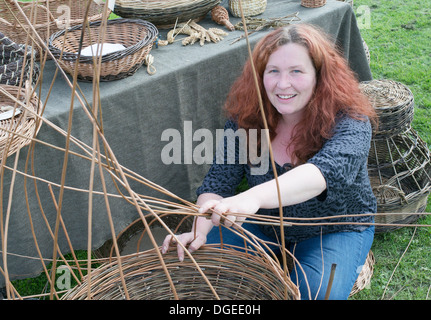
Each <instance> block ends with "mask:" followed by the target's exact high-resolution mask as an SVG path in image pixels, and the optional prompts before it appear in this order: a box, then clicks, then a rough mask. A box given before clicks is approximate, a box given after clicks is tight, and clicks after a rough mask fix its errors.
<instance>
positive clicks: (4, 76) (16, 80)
mask: <svg viewBox="0 0 431 320" xmlns="http://www.w3.org/2000/svg"><path fill="white" fill-rule="evenodd" d="M35 55H36V53H35V52H34V51H32V48H31V47H30V46H27V47H26V46H24V45H18V44H16V43H15V42H13V41H11V40H10V39H9V38H7V37H6V36H5V35H4V34H3V33H1V32H0V84H8V85H12V86H18V85H20V84H21V86H24V85H25V82H26V81H27V80H31V82H32V84H33V85H34V84H35V83H36V82H37V79H38V78H39V72H40V70H39V66H38V65H37V64H36V63H33V66H32V65H31V61H32V58H33V61H34V58H35Z"/></svg>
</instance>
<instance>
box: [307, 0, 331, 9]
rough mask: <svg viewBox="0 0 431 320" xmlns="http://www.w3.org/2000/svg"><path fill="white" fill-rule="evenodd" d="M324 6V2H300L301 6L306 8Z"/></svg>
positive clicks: (311, 0)
mask: <svg viewBox="0 0 431 320" xmlns="http://www.w3.org/2000/svg"><path fill="white" fill-rule="evenodd" d="M325 4H326V0H301V6H303V7H307V8H318V7H322V6H324V5H325Z"/></svg>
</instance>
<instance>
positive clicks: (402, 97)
mask: <svg viewBox="0 0 431 320" xmlns="http://www.w3.org/2000/svg"><path fill="white" fill-rule="evenodd" d="M360 88H361V91H362V93H364V94H365V95H366V96H367V97H368V99H369V101H370V102H371V104H372V105H373V106H374V109H375V110H376V112H377V115H378V117H379V127H378V128H377V129H376V133H375V134H376V137H381V136H383V137H386V136H391V135H396V134H399V133H402V132H404V131H405V130H406V129H408V128H409V127H410V125H411V122H412V121H413V115H414V97H413V94H412V92H411V91H410V89H409V88H408V87H407V86H405V85H404V84H402V83H400V82H397V81H393V80H388V79H383V80H371V81H364V82H361V83H360Z"/></svg>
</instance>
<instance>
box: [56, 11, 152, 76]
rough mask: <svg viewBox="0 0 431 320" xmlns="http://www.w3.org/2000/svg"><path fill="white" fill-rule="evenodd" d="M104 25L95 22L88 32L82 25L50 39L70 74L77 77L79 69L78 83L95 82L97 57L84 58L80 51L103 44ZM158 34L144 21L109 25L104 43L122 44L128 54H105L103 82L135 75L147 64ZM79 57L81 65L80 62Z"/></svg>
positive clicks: (101, 74) (60, 32)
mask: <svg viewBox="0 0 431 320" xmlns="http://www.w3.org/2000/svg"><path fill="white" fill-rule="evenodd" d="M101 24H102V23H101V21H95V22H91V23H90V25H89V28H85V29H84V38H83V39H82V43H81V32H82V25H78V26H74V27H71V28H69V29H67V32H66V30H62V31H59V32H57V33H55V34H53V35H52V36H51V38H50V39H49V49H50V50H51V52H52V53H53V55H54V56H55V57H56V58H57V59H59V60H61V61H62V62H63V67H64V70H65V71H66V72H68V73H69V74H72V75H73V72H74V69H75V67H77V68H78V79H80V80H83V81H92V80H93V79H94V76H95V72H96V71H97V70H96V69H97V68H96V67H97V65H95V63H94V59H93V58H94V57H93V56H81V55H80V51H81V50H82V49H83V48H86V47H88V46H91V45H95V44H96V45H97V44H101V40H100V35H101V34H102V31H101ZM157 34H158V30H157V28H156V27H155V26H154V25H153V24H151V23H149V22H147V21H143V20H139V19H136V20H131V19H112V20H108V21H107V26H106V31H105V36H104V40H103V43H111V44H120V45H123V46H124V47H125V49H124V50H120V51H115V52H111V53H107V54H103V55H102V57H101V59H102V63H101V68H100V80H101V81H112V80H118V79H123V78H125V77H128V76H130V75H133V74H134V73H135V72H136V71H137V70H138V69H139V68H140V67H141V66H142V64H143V63H144V62H145V58H146V57H147V55H148V54H149V52H150V51H151V48H152V45H153V42H154V40H155V39H156V37H157ZM78 57H79V61H78Z"/></svg>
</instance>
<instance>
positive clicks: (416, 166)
mask: <svg viewBox="0 0 431 320" xmlns="http://www.w3.org/2000/svg"><path fill="white" fill-rule="evenodd" d="M368 173H369V177H370V181H371V185H372V187H373V192H374V194H375V196H376V198H377V213H393V214H388V215H386V214H382V215H377V216H376V218H375V221H376V223H380V224H386V225H387V226H376V232H384V231H390V230H394V229H397V228H399V227H397V226H391V224H408V223H413V222H414V221H416V220H417V219H418V217H419V214H415V213H420V212H424V211H425V207H426V204H427V198H428V196H429V194H430V191H431V153H430V150H429V149H428V147H427V145H426V143H425V142H424V141H423V140H422V139H421V138H420V137H419V135H418V134H417V132H416V131H414V130H413V129H411V128H410V129H408V130H407V131H405V132H404V133H402V134H399V135H396V136H391V137H388V138H385V139H373V140H372V142H371V148H370V153H369V157H368Z"/></svg>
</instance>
